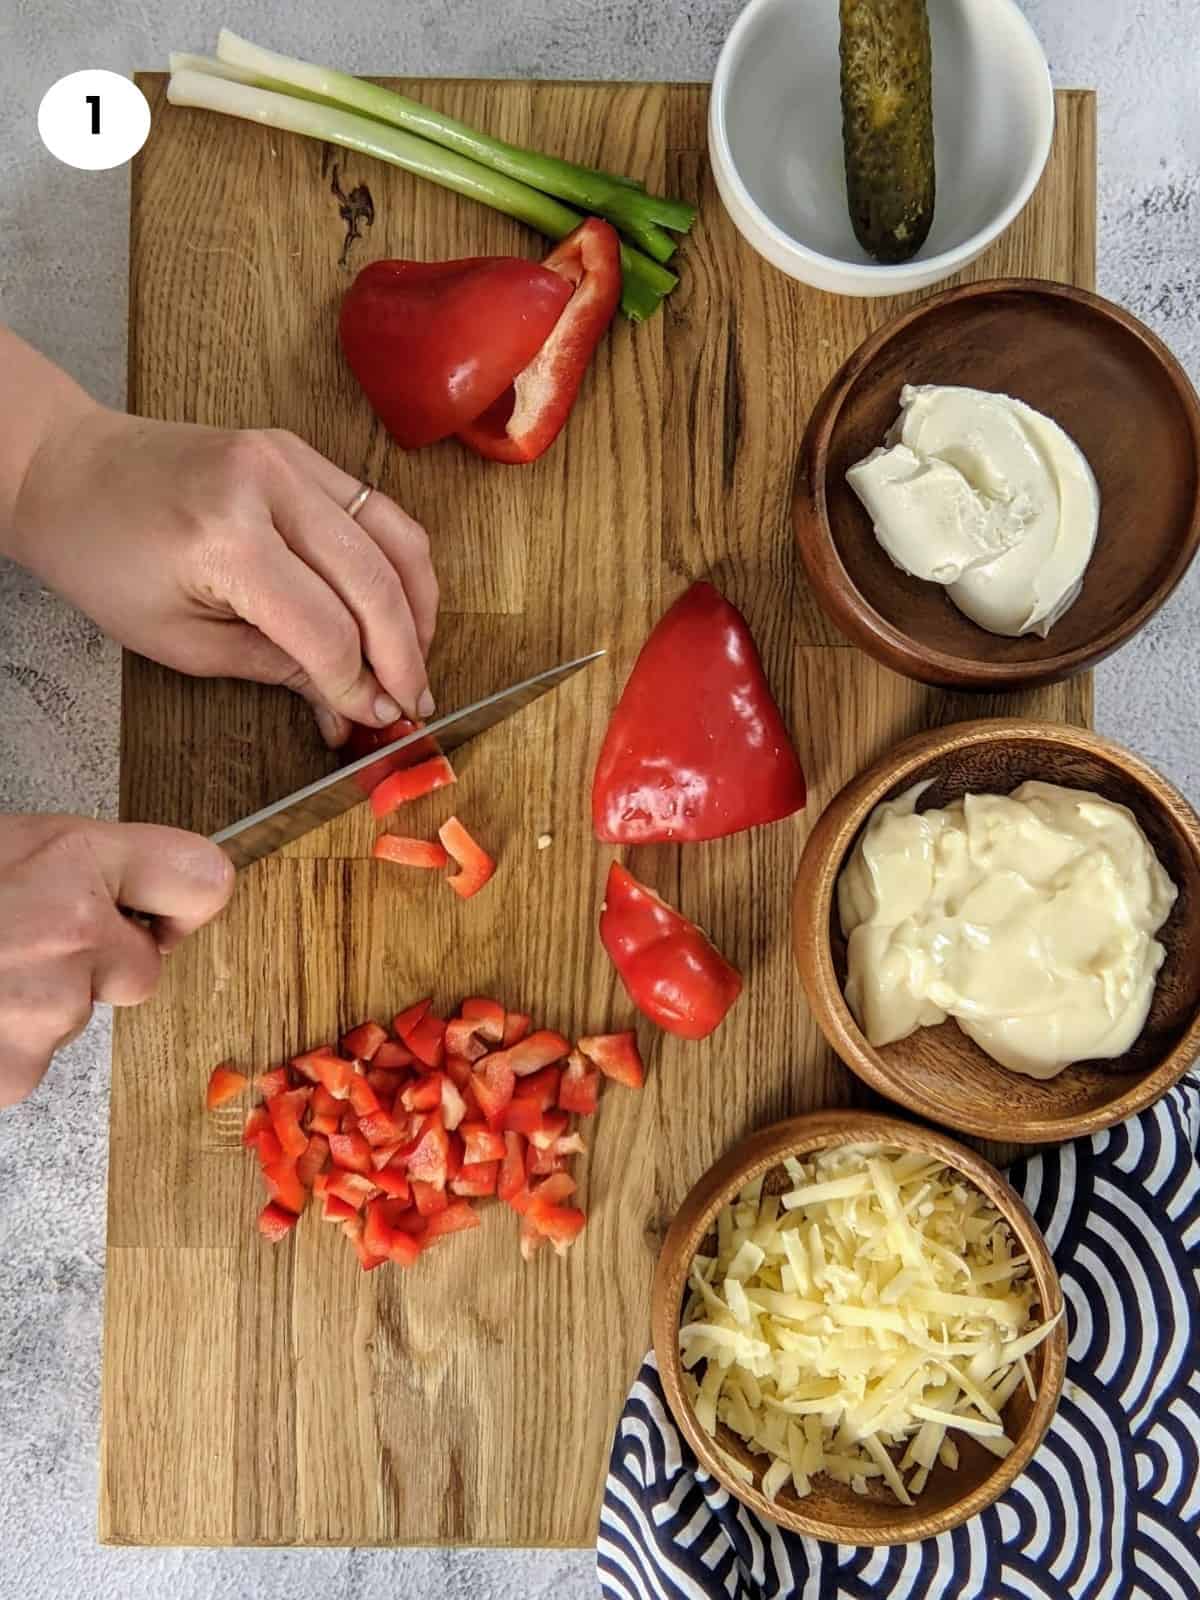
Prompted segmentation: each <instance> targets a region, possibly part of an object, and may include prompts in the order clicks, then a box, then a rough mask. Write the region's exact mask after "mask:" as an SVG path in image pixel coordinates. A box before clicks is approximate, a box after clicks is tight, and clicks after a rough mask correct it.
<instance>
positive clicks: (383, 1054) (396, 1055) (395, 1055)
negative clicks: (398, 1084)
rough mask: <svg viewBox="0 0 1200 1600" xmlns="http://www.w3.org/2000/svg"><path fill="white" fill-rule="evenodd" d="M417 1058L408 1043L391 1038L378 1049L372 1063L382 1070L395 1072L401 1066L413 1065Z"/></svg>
mask: <svg viewBox="0 0 1200 1600" xmlns="http://www.w3.org/2000/svg"><path fill="white" fill-rule="evenodd" d="M416 1059H417V1058H416V1056H414V1055H413V1053H412V1051H411V1050H410V1049H409V1048H408V1046H407V1045H403V1044H401V1043H400V1042H399V1040H397V1039H389V1040H388V1041H387V1043H386V1044H381V1045H380V1046H379V1049H378V1050H376V1052H375V1055H374V1057H373V1059H372V1062H371V1065H372V1066H375V1067H378V1068H379V1069H380V1070H381V1071H387V1072H395V1071H396V1070H397V1069H398V1068H400V1067H411V1066H412V1064H413V1062H414V1061H415V1060H416Z"/></svg>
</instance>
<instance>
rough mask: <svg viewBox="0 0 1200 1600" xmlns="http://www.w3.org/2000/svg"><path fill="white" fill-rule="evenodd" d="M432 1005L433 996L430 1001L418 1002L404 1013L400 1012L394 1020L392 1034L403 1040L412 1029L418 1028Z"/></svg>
mask: <svg viewBox="0 0 1200 1600" xmlns="http://www.w3.org/2000/svg"><path fill="white" fill-rule="evenodd" d="M432 1004H433V996H432V995H431V996H430V997H429V999H428V1000H418V1001H417V1002H416V1003H415V1004H414V1005H411V1006H408V1007H407V1008H406V1009H405V1010H404V1011H398V1012H397V1013H396V1015H395V1016H394V1017H393V1018H392V1032H393V1033H394V1034H395V1035H396V1037H397V1038H398V1039H403V1038H404V1037H405V1035H406V1034H407V1033H408V1031H409V1029H410V1028H415V1027H416V1025H417V1023H418V1022H420V1020H421V1018H422V1017H423V1016H424V1015H425V1013H426V1012H427V1011H428V1010H429V1008H430V1006H431V1005H432Z"/></svg>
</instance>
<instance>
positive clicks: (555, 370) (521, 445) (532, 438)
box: [457, 217, 621, 464]
mask: <svg viewBox="0 0 1200 1600" xmlns="http://www.w3.org/2000/svg"><path fill="white" fill-rule="evenodd" d="M544 264H545V266H547V267H548V268H549V269H550V270H551V271H552V272H554V273H557V274H559V275H560V276H561V277H562V278H563V279H565V280H566V282H568V283H569V284H571V285H572V286H573V289H574V293H573V294H572V295H571V298H570V299H569V300H568V301H567V304H566V307H565V309H564V310H563V313H562V315H561V316H560V317H559V319H558V321H557V322H556V323H555V324H554V328H553V330H552V331H551V332H550V334H549V336H548V337H547V338H546V340H545V342H544V343H543V344H542V346H541V348H540V349H539V350H538V352H537V354H536V355H535V356H534V357H533V358H532V359H531V360H530V361H529V362H528V363H527V365H526V366H525V367H524V368H523V369H522V370H521V371H520V372H518V373H517V375H516V376H515V377H514V378H513V380H512V383H511V384H510V385H509V386H507V387H506V388H505V390H504V391H503V392H502V393H501V394H500V396H499V398H497V399H496V400H495V403H494V404H493V403H491V402H489V403H488V406H487V407H486V408H481V410H480V411H477V412H476V413H475V416H474V418H473V419H471V420H470V421H468V422H467V423H466V424H463V423H460V424H459V425H458V430H457V431H458V437H459V438H460V439H461V440H462V442H463V443H464V444H466V445H469V446H470V447H471V449H472V450H474V451H476V452H477V453H478V454H479V455H481V456H486V457H487V459H488V460H489V461H505V462H508V463H510V464H518V463H520V462H525V461H536V460H537V458H538V457H539V456H540V455H542V454H543V452H544V451H546V450H548V449H549V448H550V446H551V445H552V444H553V443H554V441H555V439H557V438H558V435H559V434H560V433H561V432H562V429H563V425H564V423H565V422H566V420H567V417H568V416H569V415H570V412H571V407H572V406H573V405H574V404H575V396H576V395H577V394H578V392H579V385H580V384H581V383H582V381H583V375H584V373H585V372H586V370H587V365H588V362H589V361H590V360H591V359H592V352H593V351H594V350H595V348H596V346H597V345H598V344H599V343H600V340H601V339H602V338H603V336H604V330H605V329H606V328H607V327H608V325H609V323H610V322H611V321H612V319H613V313H614V312H615V311H616V309H617V301H618V300H619V299H620V297H621V242H620V240H619V238H618V237H617V232H616V229H615V228H613V227H612V225H611V224H610V223H607V222H604V221H602V220H601V219H600V218H599V217H589V218H588V220H587V221H586V222H583V223H581V224H580V225H579V227H578V228H576V229H575V231H574V232H573V233H570V234H568V235H567V237H566V238H565V239H564V240H563V241H562V243H561V244H560V245H558V247H557V248H556V249H554V250H552V251H551V253H550V254H549V255H548V256H547V257H546V260H545V263H544Z"/></svg>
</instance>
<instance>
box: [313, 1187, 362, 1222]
mask: <svg viewBox="0 0 1200 1600" xmlns="http://www.w3.org/2000/svg"><path fill="white" fill-rule="evenodd" d="M356 1215H357V1212H356V1211H355V1209H354V1207H353V1206H351V1205H347V1204H346V1202H345V1201H344V1200H341V1199H339V1198H338V1196H337V1195H336V1194H330V1193H329V1191H328V1190H326V1191H325V1194H324V1196H323V1197H322V1200H321V1221H322V1222H349V1220H350V1218H351V1217H353V1216H356Z"/></svg>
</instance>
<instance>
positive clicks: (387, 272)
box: [339, 235, 620, 450]
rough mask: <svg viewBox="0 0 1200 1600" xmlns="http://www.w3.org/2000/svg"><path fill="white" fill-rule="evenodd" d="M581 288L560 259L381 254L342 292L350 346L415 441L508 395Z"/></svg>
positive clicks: (401, 439)
mask: <svg viewBox="0 0 1200 1600" xmlns="http://www.w3.org/2000/svg"><path fill="white" fill-rule="evenodd" d="M614 237H615V235H614ZM617 277H618V290H619V281H620V273H619V272H618V274H617ZM571 289H572V284H571V282H570V280H569V279H568V278H567V277H565V276H564V275H562V274H560V273H559V272H557V271H556V270H554V268H552V267H550V266H544V265H540V264H539V263H538V262H536V261H523V260H520V259H518V258H516V257H512V256H490V257H477V258H474V259H468V260H461V261H373V262H371V264H370V265H369V266H366V267H364V268H363V270H362V271H361V272H360V273H359V274H358V276H357V278H355V280H354V282H353V283H352V284H351V286H350V288H349V290H348V291H347V293H346V296H345V298H344V299H343V301H342V310H341V317H340V319H339V332H340V334H341V340H342V349H343V351H344V352H345V356H346V360H347V361H348V362H349V364H350V367H351V369H352V370H353V372H354V375H355V377H356V378H357V379H358V381H359V383H360V384H361V385H362V389H363V392H364V393H365V395H366V397H367V399H368V400H369V401H370V403H371V407H372V409H373V410H374V412H375V413H376V415H377V416H378V417H379V419H380V421H381V422H382V423H383V425H384V427H385V428H386V429H387V430H388V432H389V433H390V434H391V435H392V437H393V439H395V440H396V442H397V444H400V445H403V447H404V448H405V449H406V450H415V449H417V448H419V447H420V446H421V445H426V444H433V443H434V442H435V440H438V439H445V438H446V437H447V436H448V435H449V434H452V433H455V432H456V431H457V430H458V429H459V428H462V427H465V426H466V425H467V424H468V423H470V422H473V421H474V420H475V418H476V417H478V416H479V415H480V413H481V412H483V411H486V410H487V408H488V407H489V406H490V405H491V404H492V403H493V401H495V400H496V399H497V398H498V397H499V396H500V395H502V394H504V392H505V391H506V390H507V389H508V388H509V386H510V385H511V383H512V382H513V380H514V378H516V376H517V375H518V373H520V372H522V371H523V370H524V369H525V368H527V367H528V366H529V364H530V362H531V361H532V360H533V359H534V357H535V356H536V355H537V353H538V351H539V350H541V348H542V347H543V345H544V344H545V342H546V339H547V338H548V336H549V334H550V332H551V330H552V329H553V328H554V327H555V325H556V323H557V322H558V321H559V320H560V314H561V313H562V311H563V308H564V307H565V306H566V305H567V304H568V302H569V301H570V299H571Z"/></svg>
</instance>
